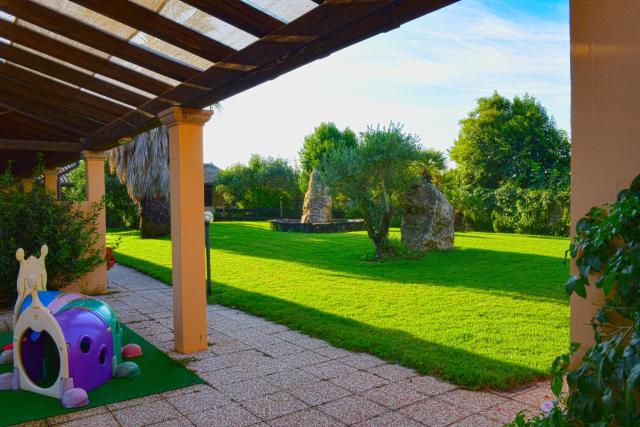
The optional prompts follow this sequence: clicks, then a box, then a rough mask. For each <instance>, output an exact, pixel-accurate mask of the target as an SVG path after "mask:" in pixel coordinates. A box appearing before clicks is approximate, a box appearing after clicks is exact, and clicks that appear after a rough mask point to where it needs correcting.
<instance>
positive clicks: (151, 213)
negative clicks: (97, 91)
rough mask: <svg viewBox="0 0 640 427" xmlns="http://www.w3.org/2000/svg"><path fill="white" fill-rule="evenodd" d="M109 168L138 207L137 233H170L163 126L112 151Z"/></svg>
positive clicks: (155, 235)
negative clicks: (138, 225) (138, 221)
mask: <svg viewBox="0 0 640 427" xmlns="http://www.w3.org/2000/svg"><path fill="white" fill-rule="evenodd" d="M109 167H110V168H111V172H112V173H115V174H116V175H117V176H118V178H119V179H120V182H122V183H123V184H125V185H126V186H127V191H128V193H129V196H130V197H131V199H132V200H133V201H134V202H135V203H136V205H137V206H138V213H139V215H140V235H141V236H142V237H157V236H163V235H167V234H169V232H170V231H171V218H170V214H169V141H168V135H167V130H166V128H165V127H164V126H160V127H157V128H155V129H152V130H150V131H148V132H145V133H142V134H140V135H138V136H136V137H135V138H134V139H133V141H131V142H130V143H128V144H124V145H121V146H119V147H116V148H114V149H113V150H111V153H110V155H109Z"/></svg>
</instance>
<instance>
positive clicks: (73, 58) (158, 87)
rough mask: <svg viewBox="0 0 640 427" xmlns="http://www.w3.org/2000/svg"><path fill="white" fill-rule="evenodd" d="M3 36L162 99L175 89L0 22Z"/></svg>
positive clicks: (73, 48)
mask: <svg viewBox="0 0 640 427" xmlns="http://www.w3.org/2000/svg"><path fill="white" fill-rule="evenodd" d="M0 36H2V37H4V38H6V39H8V40H11V41H13V42H15V43H19V44H21V45H24V46H27V47H29V48H31V49H34V50H37V51H39V52H42V53H45V54H47V55H50V56H53V57H55V58H58V59H61V60H63V61H66V62H68V63H70V64H73V65H76V66H78V67H80V68H84V69H86V70H89V71H93V72H95V73H99V74H102V75H105V76H107V77H110V78H112V79H114V80H118V81H123V82H127V84H129V85H131V86H133V87H137V88H138V89H142V90H144V91H146V92H149V93H153V94H156V95H159V94H161V93H163V92H166V91H167V90H169V89H171V86H170V85H168V84H166V83H164V82H161V81H159V80H156V79H153V78H151V77H148V76H145V75H144V74H141V73H138V72H137V71H134V70H131V69H129V68H127V67H124V66H122V65H118V64H115V63H113V62H111V61H109V60H108V59H106V58H101V57H99V56H96V55H94V54H92V53H88V52H85V51H84V50H81V49H78V48H76V47H73V46H70V45H68V44H66V43H63V42H60V41H58V40H54V39H52V38H49V37H47V36H44V35H42V34H40V33H38V32H36V31H32V30H30V29H28V28H25V27H22V26H20V25H18V24H14V23H11V22H8V21H5V20H3V19H0Z"/></svg>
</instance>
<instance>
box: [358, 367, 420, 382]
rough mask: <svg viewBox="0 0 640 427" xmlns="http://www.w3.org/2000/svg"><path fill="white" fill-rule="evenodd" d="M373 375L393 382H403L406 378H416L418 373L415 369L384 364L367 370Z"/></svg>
mask: <svg viewBox="0 0 640 427" xmlns="http://www.w3.org/2000/svg"><path fill="white" fill-rule="evenodd" d="M367 371H369V372H371V373H372V374H376V375H378V376H380V377H382V378H384V379H387V380H389V381H391V382H396V381H400V380H403V379H405V378H410V377H414V376H415V375H416V372H415V371H414V370H413V369H409V368H405V367H404V366H400V365H390V364H384V365H380V366H376V367H373V368H369V369H367Z"/></svg>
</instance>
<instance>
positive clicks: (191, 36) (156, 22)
mask: <svg viewBox="0 0 640 427" xmlns="http://www.w3.org/2000/svg"><path fill="white" fill-rule="evenodd" d="M71 1H73V2H74V3H77V4H79V5H81V6H84V7H86V8H87V9H91V10H93V11H94V12H98V13H99V14H101V15H104V16H107V17H109V18H111V19H115V20H116V21H119V22H121V23H123V24H126V25H128V26H130V27H133V28H136V29H138V30H140V31H143V32H145V33H147V34H150V35H152V36H154V37H157V38H159V39H160V40H164V41H165V42H167V43H169V44H172V45H174V46H177V47H179V48H181V49H184V50H186V51H187V52H191V53H193V54H194V55H197V56H199V57H201V58H205V59H208V60H209V61H212V62H216V61H219V60H220V59H222V58H225V57H227V56H229V55H231V54H232V53H234V52H236V50H235V49H233V48H231V47H229V46H227V45H225V44H223V43H220V42H219V41H216V40H213V39H211V38H209V37H207V36H205V35H204V34H202V33H199V32H197V31H195V30H192V29H191V28H189V27H185V26H184V25H180V24H178V23H176V22H174V21H172V20H171V19H169V18H166V17H164V16H162V15H160V14H159V13H155V12H153V11H152V10H149V9H147V8H145V7H143V6H139V5H137V4H136V3H133V2H130V1H129V0H111V1H108V2H106V1H104V0H71Z"/></svg>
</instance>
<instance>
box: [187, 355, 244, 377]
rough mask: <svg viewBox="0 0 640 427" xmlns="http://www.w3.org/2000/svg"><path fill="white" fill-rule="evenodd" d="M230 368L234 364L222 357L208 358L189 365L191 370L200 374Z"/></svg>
mask: <svg viewBox="0 0 640 427" xmlns="http://www.w3.org/2000/svg"><path fill="white" fill-rule="evenodd" d="M230 366H233V363H232V362H231V361H229V359H228V358H225V357H222V356H213V357H207V358H206V359H201V360H195V361H193V362H190V363H189V364H188V367H189V369H191V370H193V371H196V372H197V373H199V374H202V373H204V372H211V371H216V370H218V369H223V368H228V367H230Z"/></svg>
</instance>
